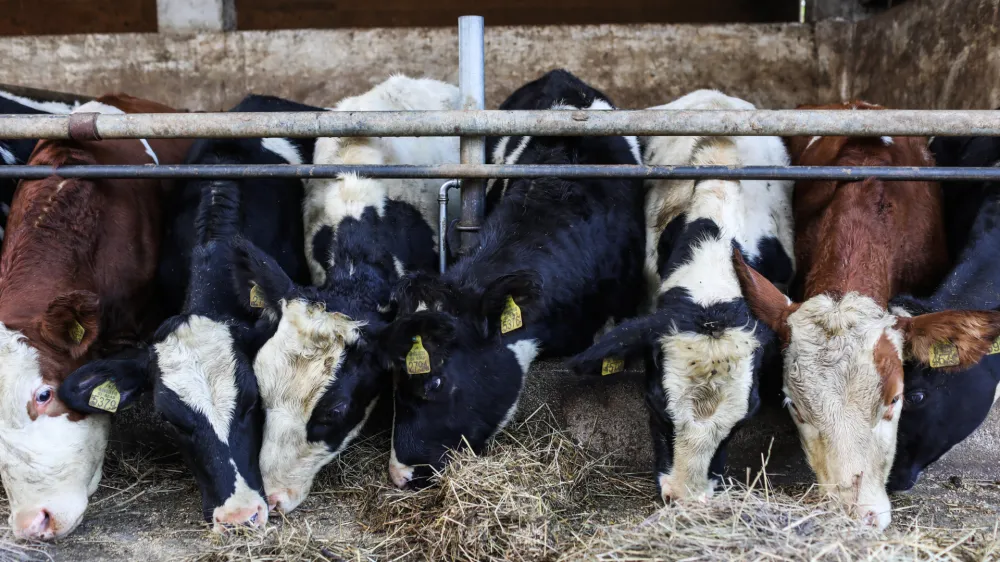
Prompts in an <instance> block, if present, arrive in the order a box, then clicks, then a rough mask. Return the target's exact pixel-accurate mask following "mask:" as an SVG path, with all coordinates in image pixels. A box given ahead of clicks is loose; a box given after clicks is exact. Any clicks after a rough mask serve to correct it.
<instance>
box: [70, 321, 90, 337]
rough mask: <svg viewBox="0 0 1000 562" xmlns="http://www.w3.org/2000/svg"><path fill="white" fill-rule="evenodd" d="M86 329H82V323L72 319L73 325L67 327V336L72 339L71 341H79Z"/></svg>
mask: <svg viewBox="0 0 1000 562" xmlns="http://www.w3.org/2000/svg"><path fill="white" fill-rule="evenodd" d="M86 333H87V331H86V330H84V329H83V325H82V324H80V323H79V322H77V321H76V320H74V321H73V325H72V326H70V327H69V337H70V339H72V340H73V343H80V342H82V341H83V336H84V334H86Z"/></svg>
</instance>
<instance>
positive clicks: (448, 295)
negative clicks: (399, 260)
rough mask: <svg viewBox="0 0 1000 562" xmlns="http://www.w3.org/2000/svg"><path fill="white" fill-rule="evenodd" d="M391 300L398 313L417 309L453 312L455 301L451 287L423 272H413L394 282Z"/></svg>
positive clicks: (411, 311) (407, 312)
mask: <svg viewBox="0 0 1000 562" xmlns="http://www.w3.org/2000/svg"><path fill="white" fill-rule="evenodd" d="M392 302H393V303H395V306H396V308H397V310H398V313H400V314H409V313H413V312H417V311H418V310H437V311H442V310H444V311H448V312H455V311H454V310H453V305H454V304H455V302H456V299H455V298H454V294H453V293H452V291H451V289H450V288H449V287H448V285H446V284H445V283H444V282H442V281H441V280H440V279H439V278H437V277H433V276H431V275H428V274H426V273H423V272H413V273H410V274H408V275H406V276H405V277H403V278H402V279H400V280H399V283H397V284H396V287H395V288H394V289H393V291H392Z"/></svg>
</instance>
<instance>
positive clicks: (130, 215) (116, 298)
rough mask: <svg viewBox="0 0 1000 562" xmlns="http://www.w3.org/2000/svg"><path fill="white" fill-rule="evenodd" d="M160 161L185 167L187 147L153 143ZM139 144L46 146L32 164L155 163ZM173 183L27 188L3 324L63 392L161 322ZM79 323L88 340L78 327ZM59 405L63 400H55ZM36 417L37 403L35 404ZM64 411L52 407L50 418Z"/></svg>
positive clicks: (118, 101)
mask: <svg viewBox="0 0 1000 562" xmlns="http://www.w3.org/2000/svg"><path fill="white" fill-rule="evenodd" d="M97 101H100V102H102V103H105V104H108V105H113V106H116V107H118V108H120V109H122V110H124V111H126V112H130V113H140V112H141V113H167V112H173V111H174V110H173V109H171V108H169V107H167V106H164V105H160V104H158V103H154V102H150V101H146V100H142V99H139V98H134V97H131V96H127V95H124V94H116V95H107V96H103V97H101V98H99V99H98V100H97ZM148 142H149V144H150V146H151V147H152V149H153V150H154V151H155V152H156V154H157V156H158V158H159V160H160V163H161V164H179V163H181V162H183V160H184V156H185V154H186V152H187V149H188V148H189V147H190V145H191V141H188V140H149V141H148ZM150 162H151V159H150V157H149V155H148V154H146V152H145V148H144V147H143V145H142V144H141V143H140V142H139V141H138V140H105V141H96V142H74V141H41V142H39V143H38V145H37V146H36V148H35V151H34V153H33V154H32V156H31V159H30V160H29V164H32V165H55V166H59V165H64V164H148V163H150ZM171 183H172V182H170V181H169V180H136V179H129V180H124V179H100V180H77V179H65V178H61V177H58V176H52V177H49V178H45V179H42V180H32V181H24V182H21V185H20V186H19V187H18V189H17V192H16V193H15V196H14V201H13V203H12V205H11V212H10V217H9V219H8V222H7V231H6V239H5V240H4V244H3V250H2V254H0V322H3V324H4V325H5V326H7V327H8V328H10V329H14V330H19V331H21V332H22V333H23V334H24V335H25V336H26V338H27V340H28V343H29V344H30V345H31V346H33V347H34V348H36V349H37V350H38V354H39V359H40V362H41V368H42V378H43V380H44V381H45V382H46V384H50V385H52V387H53V388H58V385H59V384H60V383H61V382H62V381H63V380H64V379H65V377H66V376H67V375H68V374H69V373H70V372H72V370H73V369H75V368H77V367H79V366H80V365H82V364H83V363H84V362H86V361H87V360H90V359H93V358H95V357H98V356H100V355H101V354H102V351H103V350H104V349H106V348H107V347H108V344H109V343H110V342H114V343H115V344H116V345H121V343H122V342H123V341H131V342H133V343H134V341H135V338H136V337H138V336H139V335H140V334H141V333H142V332H143V331H144V329H149V328H150V327H152V326H153V325H154V324H155V322H157V321H158V319H155V318H148V313H147V312H146V311H147V309H148V308H149V307H148V306H147V304H148V302H149V299H150V296H151V289H152V281H153V276H154V273H155V271H156V264H157V260H158V253H159V245H160V237H161V229H162V217H161V199H162V196H163V194H164V192H165V191H166V190H168V189H169V188H170V186H171ZM74 321H75V322H79V323H80V324H81V325H82V326H83V328H84V337H83V340H82V341H81V342H79V343H76V342H74V341H73V340H72V338H71V337H70V328H71V327H72V326H73V325H74ZM53 400H54V401H58V399H57V398H53ZM28 408H29V414H30V413H31V411H32V408H33V404H32V403H29V405H28ZM64 412H66V409H65V406H64V405H62V404H58V403H53V404H50V405H49V407H48V408H47V409H46V414H48V415H59V414H60V413H64Z"/></svg>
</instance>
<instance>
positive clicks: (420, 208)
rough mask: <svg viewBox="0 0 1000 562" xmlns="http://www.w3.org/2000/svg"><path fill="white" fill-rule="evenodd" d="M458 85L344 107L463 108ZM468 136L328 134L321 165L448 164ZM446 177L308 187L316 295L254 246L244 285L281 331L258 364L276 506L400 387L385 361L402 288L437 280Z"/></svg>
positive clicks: (402, 85)
mask: <svg viewBox="0 0 1000 562" xmlns="http://www.w3.org/2000/svg"><path fill="white" fill-rule="evenodd" d="M458 108H459V94H458V88H456V87H455V86H452V85H450V84H445V83H443V82H438V81H436V80H429V79H420V80H417V79H412V78H407V77H405V76H394V77H392V78H389V79H388V80H386V81H385V82H383V83H382V84H380V85H378V86H376V87H375V88H374V89H372V90H371V91H369V92H367V93H365V94H363V95H361V96H358V97H354V98H348V99H345V100H343V101H341V102H340V103H339V104H337V107H336V108H335V110H336V111H390V110H394V111H401V110H444V109H458ZM457 161H458V139H457V138H455V137H450V138H324V139H319V140H318V141H317V143H316V157H315V163H317V164H340V163H343V164H443V163H453V162H457ZM443 181H444V180H386V179H370V178H363V177H357V176H355V175H351V174H348V175H344V176H342V177H339V178H336V179H322V180H311V181H310V182H308V185H307V188H306V201H305V231H306V248H307V249H306V254H307V256H308V257H309V260H310V268H311V270H312V274H313V281H314V282H315V283H316V285H317V286H316V287H303V286H300V285H296V284H295V283H292V282H291V280H290V279H288V277H287V276H285V275H284V274H282V272H281V270H280V269H279V268H275V267H273V265H272V264H270V263H269V262H268V260H266V259H264V258H263V257H262V256H260V255H258V254H257V253H256V252H254V249H253V248H250V247H248V248H246V249H245V252H244V261H243V263H244V265H243V267H242V268H240V271H242V275H243V281H242V283H243V284H244V285H249V284H251V283H253V284H256V285H257V286H258V287H260V288H261V289H262V295H263V298H264V300H265V301H266V306H267V309H268V311H269V312H270V314H271V316H272V317H273V318H276V319H277V331H276V333H275V335H274V337H272V338H271V339H270V340H268V341H267V343H266V344H264V346H263V347H262V348H261V350H260V353H259V354H258V355H257V359H256V361H255V363H254V371H255V373H256V375H257V381H258V385H259V387H260V398H261V402H262V404H263V406H264V410H265V419H266V421H265V425H264V439H263V445H262V447H261V453H260V467H261V474H262V476H263V480H264V489H265V491H266V493H267V498H268V503H269V504H270V505H271V506H272V507H277V508H279V509H281V510H282V511H285V512H288V511H291V510H293V509H295V507H296V506H298V505H299V503H301V502H302V500H303V499H305V497H306V495H307V494H308V493H309V489H310V487H311V486H312V482H313V478H314V477H315V476H316V473H317V472H319V470H320V469H321V468H322V467H323V466H324V465H326V464H327V463H329V462H330V461H331V460H332V459H333V458H334V457H335V456H336V455H338V454H339V453H340V452H341V451H343V450H344V448H345V447H346V446H347V445H348V444H349V443H350V442H351V440H353V439H354V438H355V437H356V436H357V435H358V433H359V431H360V430H361V428H362V426H363V425H364V423H365V421H366V420H367V419H368V417H369V415H370V414H371V412H372V409H373V408H374V407H375V402H376V400H377V399H378V397H379V395H380V394H381V393H383V392H384V391H386V390H388V389H390V388H391V383H390V381H389V380H388V379H387V377H386V374H385V373H386V371H385V368H384V367H383V365H382V362H381V360H380V358H379V348H380V343H379V338H380V337H381V336H380V334H381V331H382V328H383V327H384V325H385V323H386V321H387V320H389V318H386V317H384V316H383V315H384V314H385V312H386V311H387V310H388V306H389V302H390V297H391V294H392V288H393V286H394V285H395V284H396V283H397V282H398V281H399V279H400V278H401V276H402V275H404V274H405V273H406V272H412V271H417V272H428V273H429V272H432V271H433V269H434V264H435V263H436V255H435V252H434V234H433V230H432V229H431V227H430V225H431V224H436V223H437V210H436V208H435V203H436V201H437V193H438V189H439V187H440V186H441V183H442V182H443Z"/></svg>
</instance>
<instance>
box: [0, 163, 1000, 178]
mask: <svg viewBox="0 0 1000 562" xmlns="http://www.w3.org/2000/svg"><path fill="white" fill-rule="evenodd" d="M346 173H354V174H359V175H364V176H368V177H374V178H431V179H436V178H441V179H444V178H542V177H562V178H640V179H657V178H662V179H698V178H718V179H763V180H768V179H772V180H779V179H836V180H859V179H864V178H882V179H887V180H925V181H938V180H1000V168H916V167H914V168H911V167H891V166H867V167H866V166H857V167H852V166H847V167H843V166H747V167H737V166H733V167H730V166H633V165H612V166H599V165H492V164H441V165H435V166H397V165H385V166H375V165H371V166H353V165H352V166H348V165H298V166H293V165H287V164H285V165H270V164H248V165H207V164H205V165H202V164H196V165H176V166H154V165H144V166H104V165H91V166H76V165H74V166H62V167H59V168H55V167H51V166H0V178H26V179H38V178H46V177H49V176H54V175H55V176H61V177H64V178H204V179H240V178H302V179H308V178H333V177H337V176H340V175H342V174H346Z"/></svg>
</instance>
